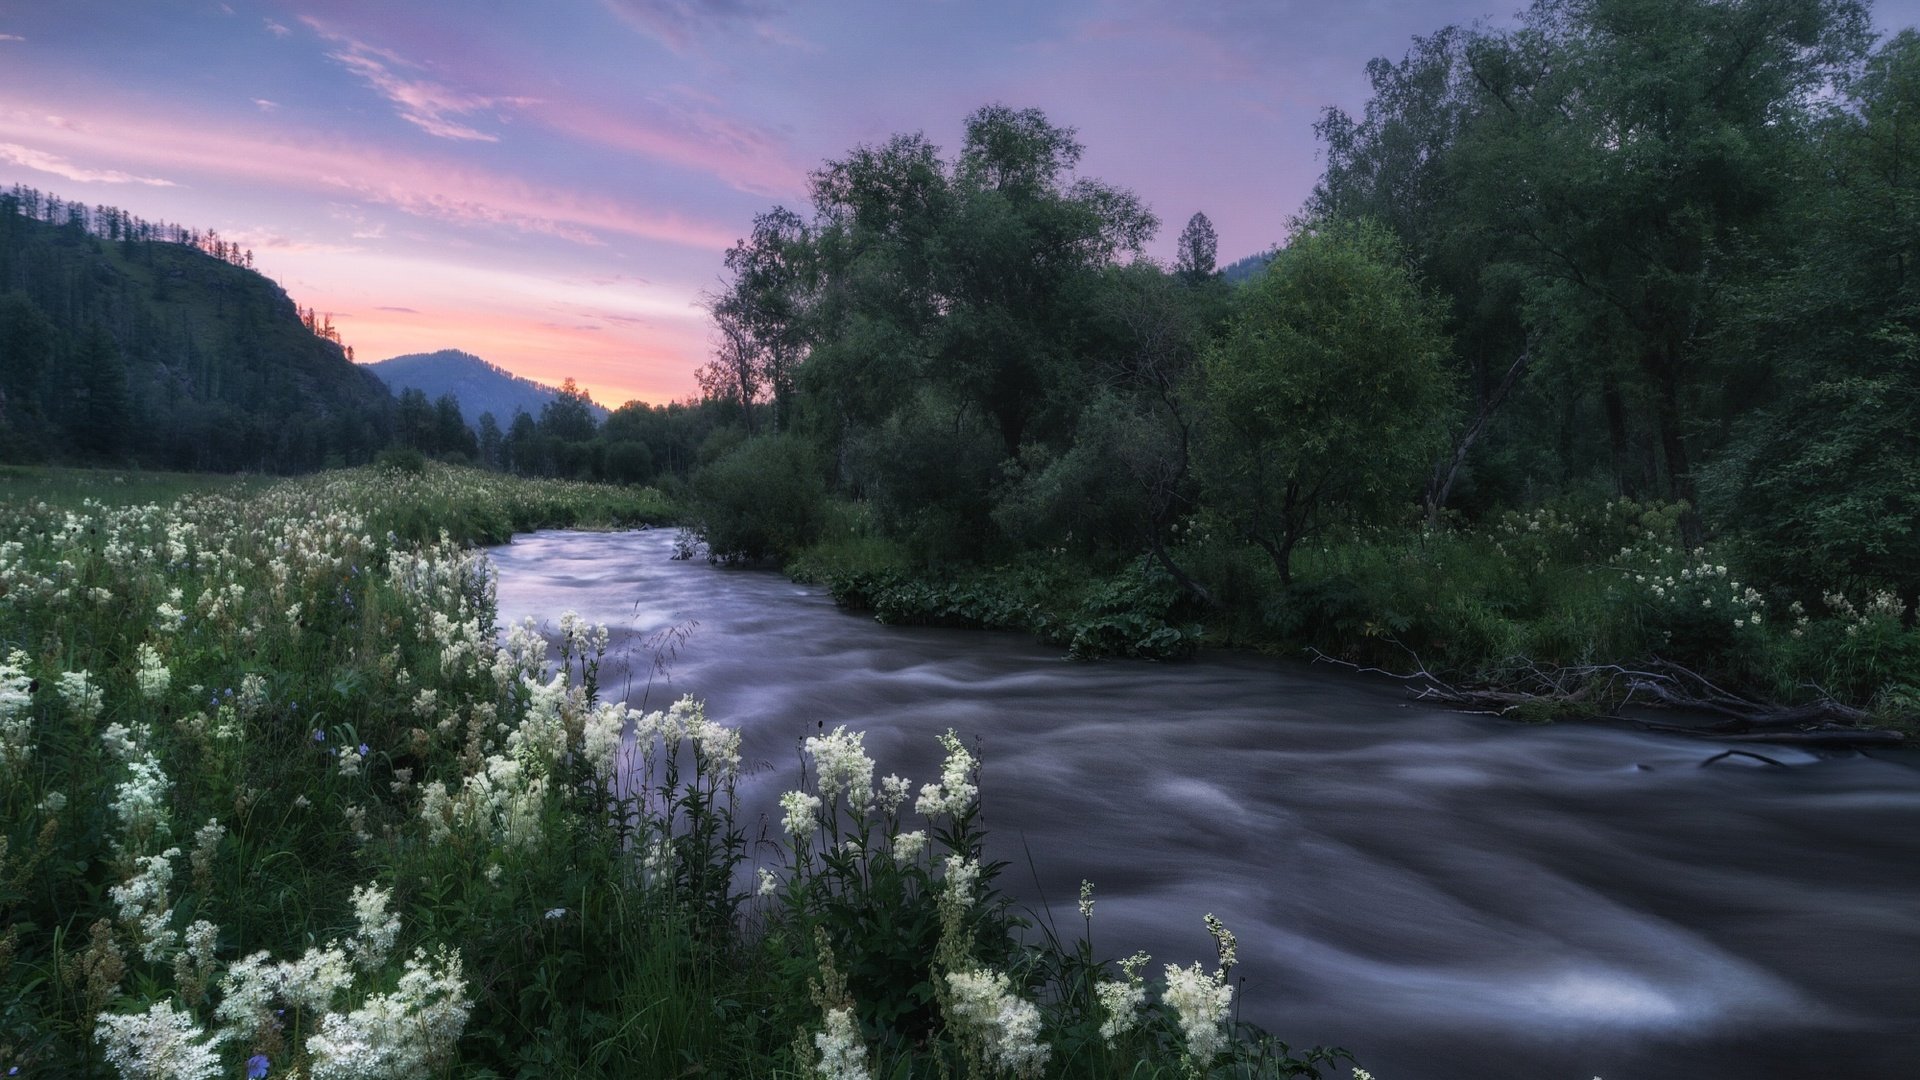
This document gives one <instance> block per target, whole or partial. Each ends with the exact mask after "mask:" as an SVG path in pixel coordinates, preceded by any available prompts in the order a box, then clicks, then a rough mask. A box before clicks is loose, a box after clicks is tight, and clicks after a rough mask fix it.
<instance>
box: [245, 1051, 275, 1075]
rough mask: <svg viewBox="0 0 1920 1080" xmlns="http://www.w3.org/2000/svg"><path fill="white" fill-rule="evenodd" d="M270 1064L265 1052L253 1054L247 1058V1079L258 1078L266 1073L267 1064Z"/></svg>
mask: <svg viewBox="0 0 1920 1080" xmlns="http://www.w3.org/2000/svg"><path fill="white" fill-rule="evenodd" d="M270 1064H272V1063H271V1062H269V1061H268V1060H267V1055H265V1054H255V1055H253V1056H252V1057H250V1058H248V1059H247V1080H260V1078H261V1077H263V1076H265V1075H267V1066H268V1065H270Z"/></svg>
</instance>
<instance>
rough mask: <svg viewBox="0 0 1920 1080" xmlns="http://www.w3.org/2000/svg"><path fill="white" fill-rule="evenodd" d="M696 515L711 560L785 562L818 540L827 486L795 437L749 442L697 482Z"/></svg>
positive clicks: (698, 476) (702, 471)
mask: <svg viewBox="0 0 1920 1080" xmlns="http://www.w3.org/2000/svg"><path fill="white" fill-rule="evenodd" d="M693 495H694V513H695V515H696V516H697V518H698V520H699V528H700V532H701V536H702V538H703V539H704V540H705V541H706V545H707V554H708V557H709V558H712V559H716V560H720V561H727V562H731V561H736V560H746V561H755V560H760V559H769V558H784V557H786V556H789V555H792V554H794V553H796V552H798V551H799V550H800V549H801V548H803V547H805V546H806V545H807V544H809V543H811V542H812V541H813V539H814V537H816V536H817V535H819V532H820V528H821V523H822V521H823V519H824V514H825V505H826V499H827V491H826V484H825V483H824V482H823V481H822V480H821V478H820V473H819V470H818V469H817V468H816V467H815V466H814V461H813V454H812V452H811V451H810V450H809V449H808V447H807V445H806V444H805V443H803V442H801V441H800V440H799V439H797V438H795V437H793V436H791V435H770V436H763V437H760V438H757V439H749V440H747V441H745V442H743V443H740V444H739V445H738V446H735V447H733V448H732V449H731V450H728V451H726V452H724V453H723V454H721V455H720V456H719V457H717V458H715V459H714V461H713V462H712V463H711V464H709V465H706V466H704V467H702V468H701V469H700V471H699V472H697V473H695V474H694V477H693Z"/></svg>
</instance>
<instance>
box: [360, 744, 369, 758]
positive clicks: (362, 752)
mask: <svg viewBox="0 0 1920 1080" xmlns="http://www.w3.org/2000/svg"><path fill="white" fill-rule="evenodd" d="M367 754H368V750H367V744H366V743H361V744H360V756H361V757H366V756H367Z"/></svg>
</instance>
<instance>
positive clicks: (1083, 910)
mask: <svg viewBox="0 0 1920 1080" xmlns="http://www.w3.org/2000/svg"><path fill="white" fill-rule="evenodd" d="M1080 917H1081V918H1083V919H1091V918H1093V882H1091V881H1088V880H1086V879H1085V878H1082V879H1080Z"/></svg>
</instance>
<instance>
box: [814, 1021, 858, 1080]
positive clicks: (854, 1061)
mask: <svg viewBox="0 0 1920 1080" xmlns="http://www.w3.org/2000/svg"><path fill="white" fill-rule="evenodd" d="M813 1045H814V1048H815V1049H817V1050H819V1051H820V1061H819V1063H818V1064H817V1065H815V1066H814V1072H815V1074H816V1075H818V1076H819V1077H821V1080H868V1077H869V1075H870V1074H869V1073H868V1072H867V1047H866V1044H865V1043H863V1042H861V1041H860V1029H859V1028H858V1027H857V1026H856V1025H855V1024H854V1022H853V1010H852V1009H849V1008H846V1007H845V1006H842V1007H840V1008H838V1009H832V1010H829V1011H828V1012H827V1029H826V1030H825V1031H822V1032H818V1033H816V1034H815V1035H814V1037H813Z"/></svg>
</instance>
